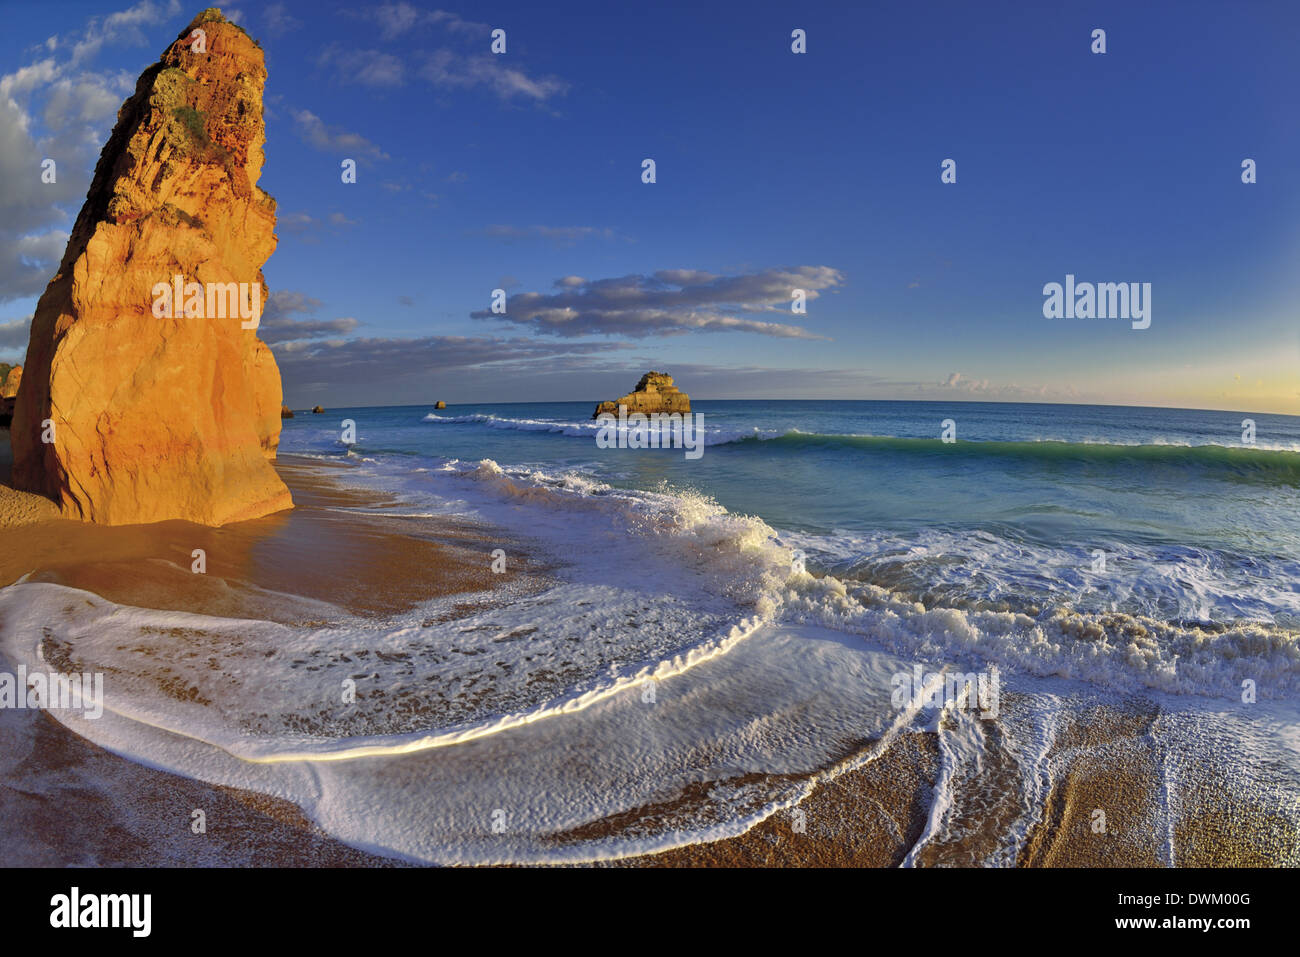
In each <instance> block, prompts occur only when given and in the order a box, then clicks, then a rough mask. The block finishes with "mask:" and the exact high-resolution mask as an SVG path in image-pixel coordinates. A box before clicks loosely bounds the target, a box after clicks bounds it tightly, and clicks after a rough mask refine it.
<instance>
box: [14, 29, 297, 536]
mask: <svg viewBox="0 0 1300 957" xmlns="http://www.w3.org/2000/svg"><path fill="white" fill-rule="evenodd" d="M198 28H201V29H202V30H203V34H202V35H201V37H200V35H199V34H196V33H195V32H194V31H195V30H196V29H198ZM200 39H201V40H202V49H201V50H200V49H199V46H200V43H199V40H200ZM265 81H266V68H265V65H264V58H263V56H262V50H261V49H260V48H259V47H258V46H257V45H256V44H254V42H253V41H252V39H250V38H249V36H248V34H246V33H245V32H244V31H243V30H241V29H240V28H239V27H237V26H236V25H235V24H233V23H230V22H229V21H227V20H226V18H225V17H223V16H222V15H221V12H220V11H219V10H216V9H210V10H205V11H204V12H203V13H201V14H199V15H198V16H197V17H196V18H195V19H194V21H193V22H192V23H191V24H190V25H189V26H188V27H186V28H185V30H184V31H183V32H182V33H181V35H180V36H179V37H178V38H177V39H176V40H175V41H174V42H173V43H172V44H171V45H170V46H169V47H168V48H167V50H166V52H164V53H163V55H162V58H161V60H160V61H159V62H158V63H155V64H154V65H153V66H151V67H149V68H148V69H147V70H145V71H144V73H143V74H142V75H141V76H140V79H139V81H138V82H137V83H136V88H135V93H134V95H132V96H131V97H130V99H128V100H127V101H126V103H124V104H123V106H122V109H121V110H120V111H119V112H118V117H117V125H116V127H115V128H114V130H113V134H112V136H111V137H110V138H109V141H108V144H107V145H106V146H105V147H104V151H103V153H102V154H101V155H100V158H99V163H98V165H97V166H96V167H95V175H94V179H93V180H92V182H91V185H90V190H89V192H88V193H87V195H86V203H85V205H84V206H83V207H82V209H81V213H80V215H79V216H78V217H77V221H76V223H75V225H74V226H73V228H72V234H71V237H70V239H69V241H68V248H67V250H66V251H65V252H64V255H63V261H62V262H61V263H60V265H59V269H58V273H57V274H56V275H55V277H54V278H53V279H52V280H51V281H50V284H49V285H48V286H47V287H46V289H45V292H44V294H43V295H42V296H41V299H40V302H39V303H38V304H37V307H36V314H35V317H34V318H33V320H32V330H31V340H30V343H29V345H28V347H27V367H26V370H25V375H24V377H23V382H22V388H21V389H20V390H19V395H18V401H17V405H16V408H15V410H14V421H13V450H14V470H13V478H14V484H15V485H16V486H17V487H18V488H20V489H25V490H28V491H32V492H38V493H40V494H42V495H45V496H47V497H48V498H51V499H53V500H54V501H55V502H57V503H58V504H59V506H60V508H61V509H62V512H63V514H64V515H65V516H67V517H70V518H80V519H84V520H88V521H93V522H101V523H105V524H110V525H122V524H134V523H143V522H158V521H164V520H167V519H184V520H187V521H191V522H199V523H202V524H205V525H222V524H225V523H227V522H233V521H240V520H243V519H250V518H256V517H258V516H260V515H266V514H268V513H270V512H277V511H279V510H281V509H285V508H291V507H292V506H293V500H292V499H291V498H290V496H289V490H288V489H287V488H286V487H285V485H284V483H283V482H281V481H280V477H279V476H278V475H277V474H276V472H275V469H274V468H273V467H272V466H271V463H270V461H269V460H270V459H273V458H274V457H275V452H276V448H277V446H278V445H279V442H280V421H279V417H278V416H277V415H276V409H277V408H278V407H279V405H280V402H281V398H282V392H281V385H280V372H279V370H278V369H277V368H276V365H275V358H274V357H273V356H272V355H271V350H270V349H268V348H267V346H266V344H265V343H263V342H262V341H261V340H260V339H258V337H257V331H256V329H255V328H241V324H242V322H243V321H244V320H245V319H247V320H248V321H250V322H252V321H253V320H254V319H256V318H260V307H261V305H262V304H263V303H265V302H266V285H265V281H264V279H263V276H262V265H263V264H264V263H265V262H266V260H267V258H268V257H269V256H270V255H271V253H272V252H273V251H274V250H275V246H276V238H275V234H274V230H275V200H274V199H272V198H271V197H270V196H268V195H267V194H266V193H264V192H262V190H260V189H258V187H257V180H258V177H259V176H260V175H261V172H262V164H263V162H264V161H265V158H264V153H263V144H264V143H265V141H266V132H265V127H264V126H263V122H262V87H263V84H264V83H265ZM178 277H179V278H178ZM176 283H179V284H180V287H181V288H180V292H181V293H182V295H181V296H175V299H176V300H178V301H176V302H175V303H174V309H173V308H172V306H173V302H172V300H173V296H172V295H171V294H170V291H169V292H168V293H166V294H163V295H160V290H162V289H166V287H168V286H170V287H171V288H173V289H174V288H175V284H176ZM164 297H165V300H166V303H167V305H164V306H162V307H161V308H160V305H159V304H160V302H161V301H163V299H164ZM182 300H183V301H182ZM245 303H246V304H247V306H248V312H249V315H248V316H243V315H241V312H242V311H243V309H242V306H243V304H245ZM254 305H255V307H256V308H254ZM232 313H233V315H232ZM196 314H201V315H203V316H205V317H208V318H197V315H196ZM169 315H171V316H176V318H168V316H169ZM212 316H218V317H221V316H224V317H225V318H211V317H212ZM46 420H49V427H48V428H46V427H45V426H44V425H43V423H44V422H46ZM43 432H45V433H46V435H47V436H48V437H51V438H52V441H49V442H44V441H42V433H43Z"/></svg>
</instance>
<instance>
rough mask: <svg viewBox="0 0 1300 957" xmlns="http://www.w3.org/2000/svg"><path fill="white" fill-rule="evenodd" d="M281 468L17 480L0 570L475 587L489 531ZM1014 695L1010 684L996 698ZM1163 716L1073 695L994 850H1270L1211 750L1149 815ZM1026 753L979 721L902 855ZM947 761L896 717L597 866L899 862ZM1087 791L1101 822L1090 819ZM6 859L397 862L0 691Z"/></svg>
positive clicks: (1039, 855) (10, 576)
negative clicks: (124, 509) (276, 479)
mask: <svg viewBox="0 0 1300 957" xmlns="http://www.w3.org/2000/svg"><path fill="white" fill-rule="evenodd" d="M277 469H278V470H279V471H280V473H281V475H282V476H283V477H284V479H285V481H286V483H287V484H288V485H289V487H290V489H291V490H292V492H293V496H294V500H295V503H296V504H297V507H296V508H294V509H293V510H292V511H288V512H283V513H280V514H277V515H272V516H268V517H266V518H263V519H259V520H256V521H253V522H246V523H241V524H238V525H233V526H228V527H226V528H222V529H210V528H203V527H200V526H195V525H190V524H188V523H184V522H167V523H161V524H158V525H151V526H129V527H119V528H103V527H97V526H90V525H83V524H81V523H77V522H70V521H65V520H58V519H54V520H51V519H50V517H49V512H48V510H47V511H42V509H41V507H40V505H39V503H36V504H33V503H30V502H29V503H27V504H26V505H23V506H22V507H21V509H20V513H21V519H20V520H19V521H18V522H17V524H11V525H10V526H9V527H4V526H3V522H2V521H0V585H7V584H10V583H12V582H14V581H16V580H17V579H19V578H20V577H22V576H23V575H30V576H31V579H32V580H38V581H50V582H58V583H61V584H65V585H69V586H73V587H77V588H83V589H87V590H90V591H93V592H95V593H97V594H100V595H103V596H104V597H106V598H109V599H111V600H113V601H115V602H121V603H125V604H132V605H141V606H147V607H154V608H161V609H178V610H185V611H197V612H201V613H204V614H212V615H222V616H245V615H246V616H254V617H263V618H270V619H273V620H280V621H302V620H304V615H305V614H309V613H310V608H311V601H312V600H314V599H315V600H323V601H329V602H331V603H334V604H337V605H343V606H345V607H347V608H348V609H349V610H351V611H353V612H354V613H356V614H360V615H367V614H381V613H387V612H395V611H400V610H403V609H407V608H410V607H412V606H413V605H414V604H416V603H417V602H418V601H420V600H423V599H427V598H429V597H433V596H441V595H450V594H458V593H464V594H465V595H466V597H467V601H468V600H470V599H473V600H475V601H479V600H481V599H482V598H484V597H488V596H490V593H491V591H492V590H493V589H494V587H498V582H499V580H497V581H494V578H496V576H493V575H492V574H491V571H490V552H491V549H492V548H494V547H497V546H498V544H500V543H499V542H497V541H486V540H485V538H484V534H485V530H484V529H482V528H478V527H476V526H472V525H468V524H457V523H453V522H448V521H442V520H439V521H436V522H435V521H429V520H423V519H422V520H420V521H418V522H415V521H411V520H406V519H402V518H400V517H397V516H396V515H388V514H385V513H386V512H389V511H393V512H396V511H399V508H398V507H396V505H397V503H395V502H391V501H389V502H384V501H376V500H375V499H374V498H373V497H370V496H366V497H363V496H362V495H361V494H359V493H356V492H352V491H349V490H345V489H343V488H341V487H340V486H338V485H337V484H336V483H334V482H331V481H330V478H329V471H330V466H327V465H322V464H321V463H319V462H315V461H307V460H295V459H293V458H292V457H286V458H284V459H282V460H281V461H280V462H279V463H277ZM3 500H5V499H4V495H3V492H0V501H3ZM16 500H17V499H15V498H14V496H13V495H12V494H11V495H10V496H9V499H8V501H10V502H12V501H16ZM6 507H7V506H6ZM51 508H52V505H51ZM6 514H7V513H6ZM33 516H34V517H35V518H34V519H33ZM195 549H202V550H203V551H204V553H205V560H206V572H205V573H204V574H196V573H195V572H194V571H192V563H193V561H194V559H193V558H192V554H193V551H194V550H195ZM87 556H93V557H92V558H90V559H89V560H88V559H87ZM529 565H530V563H529V561H528V560H527V559H526V558H525V561H524V566H525V567H526V568H529V573H530V574H534V575H535V574H538V573H541V572H544V569H540V568H539V567H538V566H537V565H536V564H535V563H532V565H531V567H529ZM227 580H229V581H231V582H239V581H244V582H248V581H252V582H257V583H258V587H257V588H256V589H253V588H247V587H232V586H230V585H229V584H228V583H227ZM539 580H540V579H539ZM295 596H296V599H302V600H303V601H298V600H296V599H295ZM0 626H2V623H0ZM1015 706H1016V703H1015V700H1014V698H1008V699H1007V700H1005V701H1004V707H1005V708H1014V707H1015ZM1158 716H1159V712H1158V710H1157V709H1156V708H1155V706H1153V705H1150V704H1149V703H1147V702H1145V701H1143V700H1142V699H1137V698H1135V699H1132V701H1130V702H1127V703H1124V704H1122V705H1119V706H1096V705H1085V704H1082V703H1081V704H1080V705H1079V707H1077V708H1075V709H1072V710H1070V711H1068V712H1067V714H1066V715H1065V718H1064V726H1063V727H1062V728H1060V729H1058V734H1057V737H1056V740H1055V743H1054V744H1053V748H1052V751H1051V754H1050V758H1051V760H1052V762H1053V765H1054V768H1055V771H1054V775H1053V777H1054V782H1055V783H1054V784H1053V785H1052V786H1051V787H1050V789H1049V791H1048V794H1047V797H1046V799H1045V802H1044V808H1043V812H1042V814H1041V819H1040V820H1039V822H1038V823H1037V824H1036V825H1035V826H1034V827H1033V828H1032V829H1031V830H1030V832H1029V834H1028V836H1027V839H1026V840H1025V841H1024V843H1023V846H1022V848H1021V850H1020V853H1019V855H1018V857H1017V858H1016V859H1015V860H1014V861H1008V862H1007V863H1013V864H1015V865H1018V866H1048V867H1061V866H1064V867H1115V866H1150V867H1159V866H1166V865H1167V864H1168V863H1169V858H1170V856H1171V854H1172V856H1173V857H1174V859H1175V860H1176V862H1177V863H1178V864H1182V865H1192V866H1204V865H1228V866H1276V865H1278V864H1281V863H1286V862H1287V861H1288V860H1289V859H1290V857H1291V856H1293V855H1294V854H1295V848H1296V846H1297V840H1298V838H1300V835H1298V834H1297V833H1296V829H1295V826H1294V824H1293V821H1294V816H1293V815H1291V816H1289V815H1287V814H1284V813H1282V809H1280V808H1270V807H1269V806H1267V802H1264V804H1263V806H1261V802H1260V801H1258V800H1255V799H1254V797H1252V800H1251V801H1249V802H1248V801H1246V800H1245V799H1244V797H1243V796H1242V795H1240V794H1237V793H1234V791H1233V789H1232V788H1231V787H1229V786H1227V785H1226V784H1224V783H1223V781H1221V780H1220V779H1219V778H1218V777H1216V773H1215V768H1214V767H1212V766H1211V767H1207V770H1206V773H1205V774H1204V775H1203V776H1201V777H1200V778H1199V783H1196V784H1195V785H1194V786H1192V787H1191V788H1190V789H1189V790H1188V792H1187V793H1186V794H1185V795H1184V796H1183V797H1182V806H1183V813H1182V814H1181V816H1180V817H1179V818H1178V820H1177V822H1176V824H1175V825H1174V826H1173V827H1172V829H1171V828H1170V827H1168V826H1166V825H1165V823H1163V822H1164V820H1165V819H1164V818H1162V807H1163V804H1162V802H1163V800H1164V797H1163V788H1164V781H1163V776H1162V771H1161V760H1160V758H1161V756H1160V754H1159V749H1158V746H1157V744H1156V738H1155V736H1154V735H1152V733H1151V731H1152V727H1153V725H1154V723H1155V722H1156V721H1157V719H1158ZM874 746H875V745H874V744H873V743H871V742H865V743H864V745H863V747H864V749H866V748H870V747H874ZM864 753H865V750H864ZM1212 758H1213V756H1209V757H1207V763H1208V764H1211V765H1212V764H1213V761H1212ZM1020 770H1021V769H1019V768H1018V767H1016V764H1015V760H1014V758H1013V757H1012V756H1011V754H1010V753H1009V752H1008V750H1007V749H1005V748H1003V747H1002V746H1001V744H1000V741H999V738H998V733H997V729H996V723H995V724H994V725H993V726H991V727H990V728H989V729H988V731H987V733H986V738H985V740H984V742H983V753H982V755H981V761H980V771H979V774H978V776H976V777H973V778H972V779H971V780H970V781H968V782H965V783H963V784H962V786H960V787H958V788H957V789H956V790H955V793H954V805H953V810H952V812H951V815H950V817H951V821H950V823H951V824H952V825H953V826H951V827H950V828H949V830H948V832H947V834H946V835H944V836H942V837H934V838H933V839H932V840H930V841H929V842H928V843H927V845H926V847H925V848H924V849H923V851H922V852H920V853H919V854H918V855H917V860H916V863H917V864H919V865H921V866H970V865H972V864H977V863H979V862H980V861H981V860H983V858H984V856H985V855H987V854H988V853H989V852H990V851H991V850H992V849H993V848H994V847H995V846H996V844H997V839H998V837H999V835H1000V834H1002V833H1003V832H1004V830H1005V828H1006V827H1008V826H1009V825H1010V824H1011V823H1012V821H1013V820H1014V818H1015V816H1016V814H1017V811H1018V803H1017V802H1018V801H1019V800H1020V798H1021V795H1020V794H1019V786H1018V774H1019V772H1020ZM941 773H942V756H941V754H940V748H939V744H938V739H937V736H936V735H935V734H933V733H929V732H910V733H903V734H900V735H899V736H898V737H897V738H895V739H893V740H892V741H891V743H890V744H889V745H888V747H885V748H883V749H879V753H874V752H873V756H872V757H871V759H870V760H869V761H867V762H866V763H865V764H863V765H861V766H860V767H857V768H856V769H855V770H851V771H848V772H846V773H843V774H840V775H838V776H835V777H833V778H831V779H829V780H826V781H824V782H823V783H821V784H820V785H818V786H817V787H816V788H815V789H814V790H813V791H812V793H811V794H810V795H809V796H808V797H807V798H806V799H805V800H803V801H802V802H801V803H800V804H799V806H798V808H797V812H796V810H789V809H788V810H784V811H781V812H779V813H777V814H774V815H772V816H771V817H769V818H768V819H766V820H765V821H763V822H761V823H760V824H758V825H757V826H755V827H753V828H751V829H750V830H749V831H748V832H746V833H744V834H742V835H740V836H738V837H734V838H730V839H726V840H720V841H716V842H713V843H705V844H694V845H690V846H687V847H682V848H678V849H675V850H671V851H667V852H664V853H660V854H654V855H646V856H643V857H637V858H630V859H626V860H621V861H612V862H604V863H602V865H601V866H647V867H674V866H688V867H776V866H796V867H895V866H898V865H899V864H900V863H902V862H903V861H904V860H905V859H906V858H907V857H908V854H909V852H910V851H911V850H912V848H913V846H914V845H915V844H916V842H917V840H918V838H920V836H921V835H922V834H923V833H924V832H925V830H926V828H927V824H928V820H929V816H930V810H931V807H932V805H933V800H934V796H935V787H936V782H937V781H938V780H939V776H940V774H941ZM750 777H752V778H755V779H759V780H758V782H757V783H759V784H762V783H764V782H763V781H762V780H761V776H757V775H754V776H750ZM743 783H746V784H753V783H755V781H753V780H746V781H745V782H743ZM771 783H772V784H773V786H774V788H775V786H776V785H778V784H789V783H790V779H789V778H785V779H782V780H778V779H776V778H773V779H772V782H771ZM707 792H708V786H707V785H703V784H702V785H700V786H698V787H695V788H693V789H690V790H689V791H687V792H683V793H682V794H681V795H679V796H678V798H677V799H676V800H675V801H669V802H666V803H661V804H659V805H656V806H654V807H646V808H637V809H632V810H630V811H627V812H624V813H622V814H620V815H617V816H614V817H611V818H609V819H606V820H602V821H593V822H591V823H590V824H589V825H587V826H585V827H583V828H582V829H581V830H580V831H579V832H573V833H570V834H567V835H557V836H556V840H557V841H560V842H563V841H575V840H583V839H589V838H592V837H600V836H609V835H615V834H618V833H619V832H621V831H623V830H625V829H635V828H637V827H644V826H646V825H647V824H653V823H655V822H659V823H662V822H665V821H668V822H670V821H671V820H672V819H673V817H674V815H677V814H680V813H682V812H684V811H686V810H688V809H689V808H690V807H691V806H692V805H698V803H699V802H700V801H703V800H707V797H708V795H707ZM1098 809H1103V810H1104V811H1105V817H1106V828H1105V830H1104V831H1099V830H1098V829H1097V827H1096V817H1095V815H1096V811H1097V810H1098ZM194 810H202V811H203V812H204V814H205V816H206V823H207V826H206V830H205V831H204V832H203V833H197V834H196V833H194V831H193V829H192V820H193V817H192V815H193V811H194ZM1171 831H1172V833H1171ZM0 864H5V865H25V864H31V865H38V866H69V865H71V866H151V865H193V866H349V867H352V866H401V862H399V861H396V860H393V859H391V858H387V857H383V856H378V855H375V854H372V853H367V852H366V851H362V850H357V849H355V848H352V847H349V846H347V845H345V844H343V843H341V842H339V841H337V840H335V839H333V838H331V837H330V836H329V835H327V834H325V833H324V832H323V831H321V830H320V828H318V827H316V826H315V825H314V824H312V823H311V822H310V821H308V820H307V819H306V818H305V817H304V816H303V815H302V813H301V812H300V811H299V810H298V808H296V807H295V806H294V805H292V804H290V803H287V802H285V801H283V800H279V799H276V798H272V797H267V796H263V795H260V794H255V793H251V792H246V791H240V790H237V789H232V788H225V787H217V786H213V785H209V784H205V783H203V782H200V781H194V780H191V779H187V778H183V777H180V776H177V775H173V774H170V773H167V772H164V771H160V770H156V769H152V768H148V767H145V766H142V765H139V764H137V763H135V762H133V761H129V760H127V759H125V758H122V757H120V756H118V755H116V754H114V753H112V752H109V751H107V750H105V749H102V748H99V747H97V746H96V745H93V744H91V743H90V742H88V741H86V740H84V739H83V738H80V737H79V736H77V735H75V734H74V733H72V732H71V731H69V730H67V729H66V728H65V727H63V726H62V725H60V724H59V723H58V722H56V721H54V720H53V719H52V718H51V717H49V716H48V715H47V714H45V713H43V712H29V711H0Z"/></svg>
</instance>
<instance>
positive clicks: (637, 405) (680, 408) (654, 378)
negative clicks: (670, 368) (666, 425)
mask: <svg viewBox="0 0 1300 957" xmlns="http://www.w3.org/2000/svg"><path fill="white" fill-rule="evenodd" d="M620 405H625V406H627V411H628V415H631V414H632V413H633V412H643V413H645V414H647V415H649V414H652V413H655V412H668V413H672V412H690V411H691V397H690V396H688V395H687V394H686V393H685V392H680V391H678V389H677V387H676V386H674V385H673V377H672V376H670V375H668V373H666V372H647V373H646V374H645V375H643V376H642V377H641V381H640V382H638V383H637V384H636V388H635V389H633V390H632V391H631V392H629V393H628V394H627V395H625V396H623V397H622V398H621V399H615V400H614V401H613V402H602V403H600V404H599V405H597V406H596V411H595V412H593V413H591V417H592V418H593V419H594V418H596V417H597V416H598V415H600V414H601V413H604V412H609V413H611V414H613V415H618V407H619V406H620Z"/></svg>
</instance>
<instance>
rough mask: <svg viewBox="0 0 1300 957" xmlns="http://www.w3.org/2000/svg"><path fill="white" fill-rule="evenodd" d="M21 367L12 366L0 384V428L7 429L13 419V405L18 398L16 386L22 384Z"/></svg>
mask: <svg viewBox="0 0 1300 957" xmlns="http://www.w3.org/2000/svg"><path fill="white" fill-rule="evenodd" d="M22 378H23V367H22V366H13V367H11V368H10V369H9V371H8V373H7V374H6V375H5V377H4V382H3V383H0V426H3V427H4V428H6V429H7V428H9V425H10V423H11V422H12V421H13V417H14V403H15V401H16V399H17V396H18V384H19V383H20V382H22Z"/></svg>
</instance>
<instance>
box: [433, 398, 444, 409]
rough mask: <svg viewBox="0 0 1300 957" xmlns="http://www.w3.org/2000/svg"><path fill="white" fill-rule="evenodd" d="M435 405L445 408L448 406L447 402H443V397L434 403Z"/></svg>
mask: <svg viewBox="0 0 1300 957" xmlns="http://www.w3.org/2000/svg"><path fill="white" fill-rule="evenodd" d="M433 407H434V408H435V409H445V408H447V403H446V402H443V401H442V399H439V400H438V401H437V402H435V403H434V404H433Z"/></svg>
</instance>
